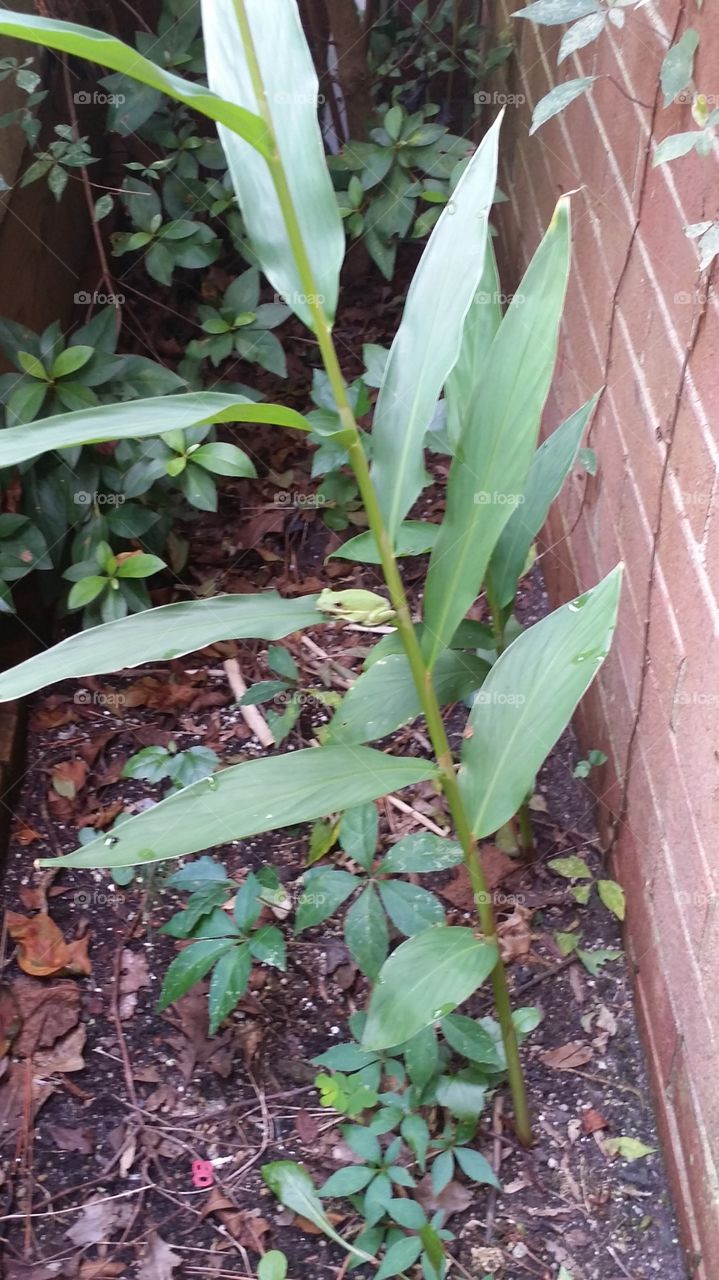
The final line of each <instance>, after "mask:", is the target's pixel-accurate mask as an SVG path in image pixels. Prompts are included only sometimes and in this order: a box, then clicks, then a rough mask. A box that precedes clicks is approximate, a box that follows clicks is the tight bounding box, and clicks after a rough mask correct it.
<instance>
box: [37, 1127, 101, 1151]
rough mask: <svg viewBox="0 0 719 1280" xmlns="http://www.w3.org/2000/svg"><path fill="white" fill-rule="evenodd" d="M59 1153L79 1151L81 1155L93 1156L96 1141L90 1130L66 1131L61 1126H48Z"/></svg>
mask: <svg viewBox="0 0 719 1280" xmlns="http://www.w3.org/2000/svg"><path fill="white" fill-rule="evenodd" d="M46 1127H47V1132H48V1133H49V1134H50V1137H51V1138H52V1140H53V1142H54V1143H55V1146H56V1147H57V1149H58V1151H79V1152H80V1155H83V1156H89V1155H92V1153H93V1151H94V1150H95V1139H94V1137H93V1135H92V1132H91V1131H90V1130H89V1129H66V1128H65V1126H64V1125H61V1124H49V1125H47V1126H46Z"/></svg>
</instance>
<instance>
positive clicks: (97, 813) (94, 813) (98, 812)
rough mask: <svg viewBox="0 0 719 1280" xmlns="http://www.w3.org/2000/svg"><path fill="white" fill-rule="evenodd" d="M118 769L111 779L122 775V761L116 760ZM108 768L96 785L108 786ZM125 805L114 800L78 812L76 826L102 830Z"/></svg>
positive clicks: (113, 779) (113, 780)
mask: <svg viewBox="0 0 719 1280" xmlns="http://www.w3.org/2000/svg"><path fill="white" fill-rule="evenodd" d="M118 765H119V771H118V774H117V777H116V778H115V777H113V778H112V779H111V781H112V782H117V781H118V780H119V778H120V777H121V775H122V761H121V760H120V761H118ZM109 772H110V770H106V771H105V775H104V777H103V780H102V783H101V784H100V781H99V779H98V782H97V783H96V785H102V786H104V787H106V786H108V785H109V784H108V781H107V774H108V773H109ZM124 808H125V805H124V803H123V801H122V800H116V801H115V802H114V803H113V804H109V805H107V806H106V807H105V808H104V809H90V810H88V812H87V813H79V814H78V815H77V818H76V819H75V821H76V823H77V825H78V827H94V828H95V830H96V831H103V830H104V829H105V827H109V826H110V824H111V823H112V822H114V821H115V818H116V817H117V815H118V814H119V813H122V811H123V809H124Z"/></svg>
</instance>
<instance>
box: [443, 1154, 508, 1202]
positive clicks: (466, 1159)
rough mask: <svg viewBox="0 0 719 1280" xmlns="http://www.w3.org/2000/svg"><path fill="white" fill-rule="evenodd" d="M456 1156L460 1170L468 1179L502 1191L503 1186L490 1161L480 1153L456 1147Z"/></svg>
mask: <svg viewBox="0 0 719 1280" xmlns="http://www.w3.org/2000/svg"><path fill="white" fill-rule="evenodd" d="M454 1154H455V1158H456V1161H457V1164H458V1165H459V1167H460V1169H461V1170H462V1172H463V1173H466V1175H467V1177H468V1178H471V1179H472V1182H479V1183H481V1184H482V1185H483V1186H488V1187H496V1188H497V1190H498V1191H501V1190H502V1184H501V1183H500V1181H499V1178H498V1177H497V1175H496V1173H495V1172H494V1169H493V1168H492V1166H491V1164H490V1163H489V1160H487V1159H486V1157H485V1156H483V1155H482V1154H481V1153H480V1152H479V1151H473V1150H472V1148H471V1147H455V1149H454Z"/></svg>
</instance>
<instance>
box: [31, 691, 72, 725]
mask: <svg viewBox="0 0 719 1280" xmlns="http://www.w3.org/2000/svg"><path fill="white" fill-rule="evenodd" d="M81 714H82V713H81V710H80V707H79V706H78V704H77V703H74V702H70V701H69V699H68V698H67V697H66V695H65V694H51V696H50V697H49V698H47V699H46V700H45V703H44V705H43V706H42V707H39V708H38V710H37V711H36V712H35V714H34V715H33V716H31V718H30V729H31V730H32V732H33V733H42V731H43V729H59V728H60V726H61V725H64V724H72V723H73V722H74V721H75V720H77V719H79V717H80V715H81Z"/></svg>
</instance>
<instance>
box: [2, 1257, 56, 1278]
mask: <svg viewBox="0 0 719 1280" xmlns="http://www.w3.org/2000/svg"><path fill="white" fill-rule="evenodd" d="M3 1274H4V1276H5V1280H57V1276H58V1271H57V1267H54V1268H50V1267H46V1266H45V1265H44V1263H42V1262H22V1261H21V1260H20V1258H6V1259H5V1271H4V1273H3Z"/></svg>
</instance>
